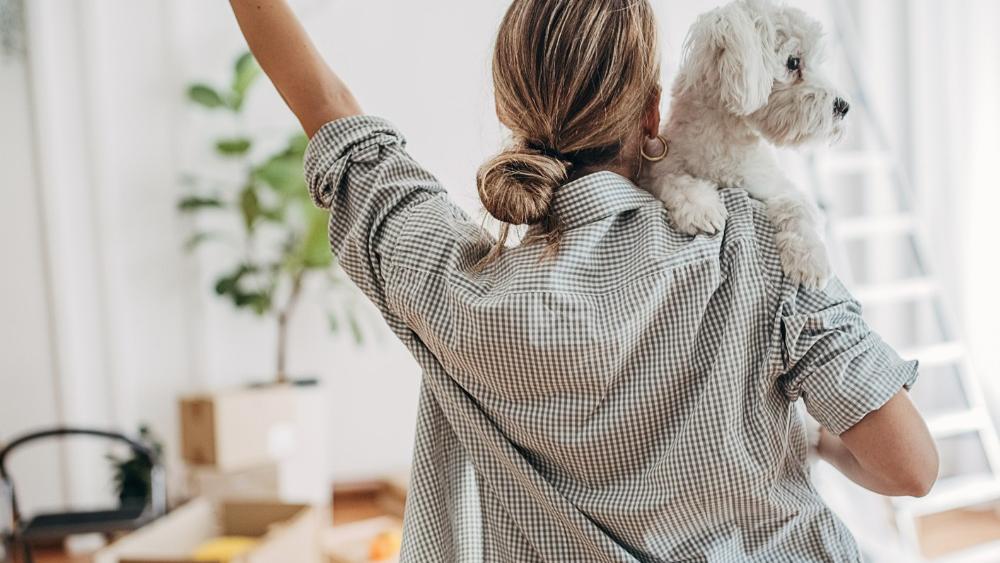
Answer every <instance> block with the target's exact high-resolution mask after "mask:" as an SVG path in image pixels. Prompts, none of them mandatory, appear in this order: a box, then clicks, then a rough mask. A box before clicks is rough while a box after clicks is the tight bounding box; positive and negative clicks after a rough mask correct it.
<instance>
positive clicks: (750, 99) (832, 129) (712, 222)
mask: <svg viewBox="0 0 1000 563" xmlns="http://www.w3.org/2000/svg"><path fill="white" fill-rule="evenodd" d="M822 33H823V32H822V28H821V26H820V24H819V23H818V22H816V21H814V20H813V19H811V18H809V17H808V16H806V14H805V13H803V12H802V11H801V10H798V9H795V8H789V7H785V6H778V5H776V4H773V3H771V2H770V1H769V0H737V1H734V2H732V3H730V4H727V5H725V6H723V7H721V8H717V9H715V10H713V11H711V12H709V13H707V14H704V15H702V16H701V17H700V18H699V19H698V21H697V22H696V23H695V25H694V27H693V28H692V29H691V31H690V34H689V36H688V38H687V40H686V41H685V45H684V60H683V63H682V65H681V68H680V71H679V75H678V77H677V80H676V82H675V83H674V87H673V100H672V103H671V108H670V115H669V117H668V119H667V122H666V124H665V125H664V127H663V131H662V138H663V139H664V140H665V141H666V142H667V144H666V147H663V146H661V145H659V144H658V143H656V142H655V141H651V142H650V144H649V147H648V149H647V154H652V155H654V156H655V155H658V154H660V149H661V148H662V149H664V150H665V149H666V148H669V152H668V153H667V156H666V158H664V159H663V160H660V161H659V162H655V163H653V164H652V166H649V167H647V170H646V172H645V174H644V178H643V181H642V184H643V186H644V187H645V188H646V189H647V190H648V191H650V192H651V193H652V194H653V195H655V196H657V197H658V198H659V199H660V200H661V201H663V203H664V205H665V206H666V207H667V208H668V209H669V211H670V212H671V220H672V222H673V223H674V225H675V226H676V227H677V228H678V229H679V230H681V231H683V232H685V233H689V234H692V235H695V234H698V233H700V232H708V233H714V232H718V231H719V230H721V229H722V228H723V226H724V225H725V220H726V208H725V207H724V206H723V204H722V202H721V200H720V197H719V193H718V191H717V190H718V188H720V187H721V188H737V187H738V188H743V189H746V190H747V191H748V192H749V193H750V195H751V197H754V198H755V199H758V200H761V201H763V202H764V203H765V204H766V207H767V213H768V216H769V218H770V220H771V222H772V223H773V224H774V226H775V227H776V229H777V231H778V233H777V236H776V241H775V242H776V244H777V246H778V250H779V252H780V257H781V263H782V269H783V270H784V271H785V273H786V274H787V275H788V276H789V278H790V279H792V280H793V281H795V282H797V283H801V284H803V285H806V286H809V287H822V286H824V285H825V284H826V281H827V279H828V278H829V275H830V267H829V262H828V260H827V254H826V249H825V248H824V247H823V244H822V241H821V239H820V237H819V234H818V232H817V228H818V225H817V211H816V210H815V209H814V207H813V205H812V203H811V202H810V201H809V199H808V197H807V196H806V195H805V194H803V193H801V192H800V191H799V190H798V189H796V187H795V186H794V185H793V184H792V183H791V182H790V181H789V180H788V179H787V178H786V177H785V175H784V174H782V172H781V170H779V168H778V166H777V163H776V161H775V160H774V157H773V155H772V154H771V153H772V151H771V148H770V147H769V146H767V145H766V143H765V141H764V140H765V139H766V140H767V141H770V142H771V143H774V144H775V145H779V146H796V145H801V144H803V143H807V142H810V141H817V140H831V141H832V140H836V139H837V138H839V137H840V136H841V133H842V122H843V119H844V117H845V116H846V115H847V111H848V109H849V105H848V104H847V102H846V101H844V99H843V98H841V97H840V96H839V95H838V94H837V93H836V92H835V91H834V90H833V89H832V88H831V87H830V86H829V85H828V84H827V83H826V81H825V80H824V79H823V77H822V76H821V75H820V74H819V73H818V72H817V68H816V66H817V64H818V62H819V60H820V57H821V53H820V48H821V44H820V41H821V38H822Z"/></svg>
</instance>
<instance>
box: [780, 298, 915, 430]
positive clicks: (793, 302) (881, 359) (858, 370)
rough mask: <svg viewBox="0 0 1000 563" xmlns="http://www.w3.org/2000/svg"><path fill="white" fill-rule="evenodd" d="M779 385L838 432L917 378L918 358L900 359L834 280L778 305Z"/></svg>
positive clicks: (910, 384) (858, 306)
mask: <svg viewBox="0 0 1000 563" xmlns="http://www.w3.org/2000/svg"><path fill="white" fill-rule="evenodd" d="M780 315H781V318H780V323H781V332H782V354H783V358H782V361H783V363H784V368H785V374H784V376H783V377H782V378H781V380H780V385H781V386H782V389H783V391H784V392H785V394H786V395H787V397H788V399H789V400H792V401H794V400H797V399H798V398H799V397H801V398H802V399H803V400H804V402H805V405H806V409H807V410H808V411H809V413H810V414H811V415H812V416H813V417H814V418H815V419H816V420H817V421H819V423H820V424H822V425H823V427H825V428H826V429H827V430H829V431H830V432H833V433H834V434H838V435H839V434H841V433H842V432H844V431H846V430H848V429H850V428H851V427H852V426H854V425H855V424H857V423H858V422H859V421H860V420H861V419H862V418H864V417H865V415H867V414H869V413H871V412H873V411H876V410H878V409H879V408H881V407H882V405H884V404H885V403H886V402H887V401H888V400H889V399H890V398H892V396H893V395H895V394H896V393H897V392H899V391H900V389H903V388H906V389H909V388H910V387H911V386H912V385H913V384H914V383H915V382H916V379H917V367H918V365H917V362H916V361H904V360H902V359H900V357H899V355H898V354H897V353H896V352H895V351H894V350H893V349H892V348H891V347H890V346H889V345H888V344H886V343H885V342H884V341H883V340H882V339H881V338H880V337H879V335H878V334H876V333H875V332H873V331H872V330H871V329H870V328H869V327H868V325H867V324H866V323H865V321H864V320H863V319H862V317H861V306H860V305H859V304H858V302H857V301H856V300H855V299H854V298H853V297H852V296H851V295H850V294H849V293H848V291H847V290H846V289H845V288H844V286H843V285H842V284H841V283H840V282H839V281H838V280H833V281H831V282H830V284H829V285H828V286H827V288H826V289H824V290H820V291H812V290H806V289H799V290H797V291H796V292H795V293H794V294H793V295H792V296H790V297H789V298H787V299H785V300H784V302H783V303H782V304H781V308H780Z"/></svg>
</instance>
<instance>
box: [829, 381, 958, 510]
mask: <svg viewBox="0 0 1000 563" xmlns="http://www.w3.org/2000/svg"><path fill="white" fill-rule="evenodd" d="M818 451H819V456H820V457H821V458H822V459H824V460H825V461H827V462H828V463H830V464H831V465H833V466H834V467H836V468H837V469H838V470H839V471H840V472H841V473H843V474H844V475H845V476H847V477H848V478H849V479H851V480H852V481H854V482H855V483H857V484H859V485H861V486H862V487H865V488H866V489H868V490H871V491H874V492H876V493H879V494H883V495H889V496H914V497H920V496H924V495H926V494H927V493H928V492H930V490H931V487H932V486H933V485H934V481H935V480H937V474H938V454H937V448H936V447H935V445H934V440H933V439H932V438H931V435H930V432H929V431H928V430H927V425H926V424H924V420H923V418H921V416H920V413H919V412H917V409H916V408H915V407H914V406H913V403H912V402H911V401H910V398H909V395H908V393H907V392H906V391H900V392H899V393H897V394H896V395H895V396H894V397H893V398H891V399H889V402H887V403H886V404H885V405H884V406H882V408H880V409H878V410H877V411H874V412H872V413H869V414H868V415H867V416H865V417H864V418H863V419H861V421H860V422H858V423H857V424H855V425H854V426H852V427H851V428H850V429H849V430H847V431H845V432H843V433H842V434H841V435H840V437H839V438H838V437H837V436H834V435H833V434H830V433H829V432H827V431H825V430H824V431H822V433H821V435H820V443H819V450H818Z"/></svg>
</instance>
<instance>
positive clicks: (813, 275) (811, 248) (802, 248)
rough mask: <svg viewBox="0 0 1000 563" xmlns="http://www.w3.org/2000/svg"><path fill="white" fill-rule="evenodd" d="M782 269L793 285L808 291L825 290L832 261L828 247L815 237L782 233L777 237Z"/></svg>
mask: <svg viewBox="0 0 1000 563" xmlns="http://www.w3.org/2000/svg"><path fill="white" fill-rule="evenodd" d="M775 242H776V243H777V245H778V254H779V256H780V258H781V269H782V270H784V272H785V275H786V276H788V279H790V280H791V281H792V282H793V283H795V284H798V285H801V286H803V287H805V288H808V289H823V288H824V287H826V284H827V282H829V281H830V276H831V269H830V260H829V258H828V257H827V253H826V247H824V246H823V242H822V241H821V240H819V237H817V236H815V235H812V234H810V235H808V236H804V235H802V234H801V233H795V232H782V233H778V235H777V236H776V237H775Z"/></svg>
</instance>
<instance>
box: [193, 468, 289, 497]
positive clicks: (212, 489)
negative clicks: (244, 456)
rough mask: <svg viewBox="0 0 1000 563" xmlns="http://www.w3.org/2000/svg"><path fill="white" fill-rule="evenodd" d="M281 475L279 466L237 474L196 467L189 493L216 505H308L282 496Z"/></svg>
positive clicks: (235, 471) (246, 470)
mask: <svg viewBox="0 0 1000 563" xmlns="http://www.w3.org/2000/svg"><path fill="white" fill-rule="evenodd" d="M279 473H280V467H279V465H278V464H277V463H268V464H265V465H260V466H257V467H251V468H248V469H238V470H234V471H222V470H219V469H216V468H214V467H192V468H190V469H189V470H188V480H187V485H188V488H187V493H188V495H189V496H192V497H204V498H207V499H208V500H212V501H221V500H259V499H277V500H280V501H282V502H292V503H297V502H305V501H304V500H303V499H292V498H287V497H286V495H283V494H282V491H281V479H280V475H279Z"/></svg>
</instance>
